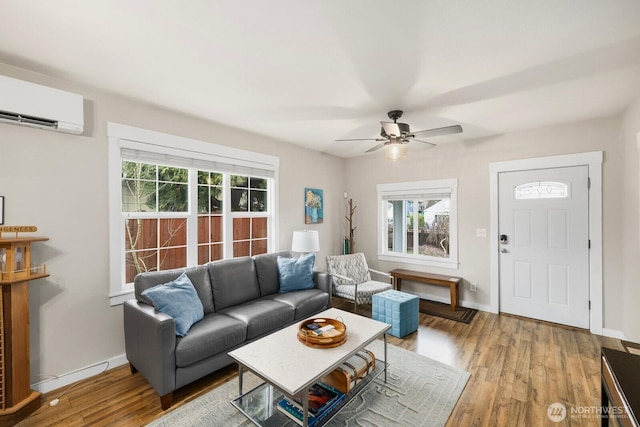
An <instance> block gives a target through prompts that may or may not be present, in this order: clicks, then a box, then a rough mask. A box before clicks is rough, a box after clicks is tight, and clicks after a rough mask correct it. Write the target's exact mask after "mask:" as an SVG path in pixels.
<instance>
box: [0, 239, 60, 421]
mask: <svg viewBox="0 0 640 427" xmlns="http://www.w3.org/2000/svg"><path fill="white" fill-rule="evenodd" d="M47 240H49V239H48V238H46V237H24V238H22V237H15V238H0V269H1V271H0V427H1V426H5V425H15V424H16V423H18V422H19V421H20V420H22V419H24V418H25V417H27V416H28V415H29V414H31V413H32V412H34V411H35V410H36V409H38V408H39V407H40V393H39V392H36V391H33V390H31V387H30V380H31V375H30V361H29V351H30V350H29V281H31V280H35V279H41V278H44V277H47V276H49V274H48V273H47V272H46V267H45V266H44V264H43V265H41V266H35V267H33V266H32V265H31V243H32V242H43V241H47ZM18 253H19V255H18Z"/></svg>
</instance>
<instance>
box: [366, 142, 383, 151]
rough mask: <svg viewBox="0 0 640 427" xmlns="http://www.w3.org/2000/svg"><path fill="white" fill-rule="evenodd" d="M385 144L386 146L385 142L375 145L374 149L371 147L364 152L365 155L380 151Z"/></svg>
mask: <svg viewBox="0 0 640 427" xmlns="http://www.w3.org/2000/svg"><path fill="white" fill-rule="evenodd" d="M385 144H386V142H383V143H382V144H378V145H376V146H375V147H373V148H369V149H368V150H367V151H365V153H371V152H372V151H376V150H379V149H381V148H382V147H384V146H385Z"/></svg>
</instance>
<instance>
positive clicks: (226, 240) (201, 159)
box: [107, 122, 279, 306]
mask: <svg viewBox="0 0 640 427" xmlns="http://www.w3.org/2000/svg"><path fill="white" fill-rule="evenodd" d="M107 139H108V166H107V170H108V187H109V210H108V212H109V299H110V304H111V305H112V306H113V305H118V304H122V303H123V302H124V301H126V300H127V299H131V298H132V297H133V292H134V289H133V284H132V283H125V280H124V279H125V270H124V269H125V267H126V262H125V239H124V221H122V219H123V215H126V213H123V212H122V209H121V207H122V176H121V170H122V161H123V160H130V161H139V162H150V160H149V158H151V159H153V160H154V161H156V162H157V163H158V164H164V165H169V166H178V167H187V168H189V190H188V191H189V198H190V200H196V203H195V204H190V206H189V211H188V213H187V216H188V219H187V246H188V248H187V266H194V265H197V262H198V229H197V221H198V206H197V192H198V180H197V171H198V170H210V171H215V172H222V173H223V174H224V176H225V177H226V178H225V180H224V182H225V184H224V187H223V191H224V194H225V197H224V200H225V201H227V203H224V205H223V206H224V212H223V215H224V216H225V217H226V218H225V219H224V225H223V244H224V252H223V257H224V258H231V257H232V256H233V251H232V247H233V242H232V240H231V236H232V233H231V231H230V230H229V224H231V223H232V218H233V217H234V214H235V212H234V213H232V212H230V202H228V201H230V197H229V195H230V189H229V186H228V185H227V183H228V177H229V176H230V175H248V176H252V177H258V178H266V179H268V181H269V182H268V188H269V190H268V191H267V209H268V212H260V214H262V216H265V215H266V216H267V217H268V220H267V233H268V234H267V235H268V236H270V237H269V239H268V245H267V248H268V251H269V252H274V251H277V250H278V240H279V239H278V238H277V236H278V230H277V229H278V225H277V220H276V218H277V217H278V212H277V207H278V168H279V158H278V157H275V156H270V155H266V154H262V153H255V152H251V151H247V150H241V149H237V148H233V147H228V146H222V145H218V144H213V143H210V142H205V141H199V140H195V139H190V138H185V137H181V136H176V135H171V134H166V133H162V132H156V131H151V130H146V129H141V128H136V127H132V126H127V125H122V124H118V123H111V122H109V123H108V124H107ZM132 153H134V154H133V157H132ZM136 153H138V154H140V156H141V157H139V158H135V154H136ZM227 210H229V212H227ZM243 213H244V214H246V213H247V212H243ZM191 246H193V247H191Z"/></svg>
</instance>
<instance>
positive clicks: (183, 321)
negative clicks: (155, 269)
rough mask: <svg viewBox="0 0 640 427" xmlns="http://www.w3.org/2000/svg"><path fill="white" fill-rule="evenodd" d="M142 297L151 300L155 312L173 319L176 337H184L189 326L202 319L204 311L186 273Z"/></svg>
mask: <svg viewBox="0 0 640 427" xmlns="http://www.w3.org/2000/svg"><path fill="white" fill-rule="evenodd" d="M142 295H143V296H145V297H146V298H148V299H149V300H151V302H152V303H153V306H154V307H155V308H156V310H158V311H161V312H163V313H166V314H168V315H169V316H171V317H173V320H174V321H175V324H176V335H178V336H181V337H183V336H185V335H187V332H188V331H189V328H191V325H193V324H194V323H196V322H197V321H199V320H202V318H203V317H204V309H203V307H202V303H201V302H200V299H199V298H198V293H197V292H196V289H195V288H194V287H193V284H192V283H191V280H189V277H188V276H187V274H186V273H182V274H181V275H180V276H179V277H178V278H177V279H176V280H174V281H173V282H169V283H165V284H163V285H157V286H154V287H152V288H149V289H146V290H145V291H143V292H142Z"/></svg>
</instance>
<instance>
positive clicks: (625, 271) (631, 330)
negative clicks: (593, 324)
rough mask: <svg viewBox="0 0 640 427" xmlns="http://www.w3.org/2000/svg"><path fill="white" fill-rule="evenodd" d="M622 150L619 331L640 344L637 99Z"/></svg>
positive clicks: (639, 132) (628, 113) (625, 118)
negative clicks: (621, 313) (620, 302)
mask: <svg viewBox="0 0 640 427" xmlns="http://www.w3.org/2000/svg"><path fill="white" fill-rule="evenodd" d="M622 119H623V120H622V141H623V150H624V187H623V189H624V191H623V194H622V197H623V199H624V204H623V205H621V209H620V210H621V213H622V225H623V229H624V239H623V240H621V243H622V284H623V289H622V312H623V313H624V317H623V324H622V331H623V332H624V335H625V337H626V338H627V339H628V340H630V341H634V342H640V310H638V307H640V263H639V262H638V260H639V259H640V223H639V221H640V209H639V206H638V199H639V196H640V194H639V192H640V185H639V182H638V179H639V177H640V175H639V170H640V167H639V163H640V162H639V161H638V159H639V158H640V147H639V143H640V97H639V98H638V99H637V100H636V101H635V103H633V105H631V106H630V107H629V108H628V109H627V110H626V111H625V113H624V114H623V116H622Z"/></svg>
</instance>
